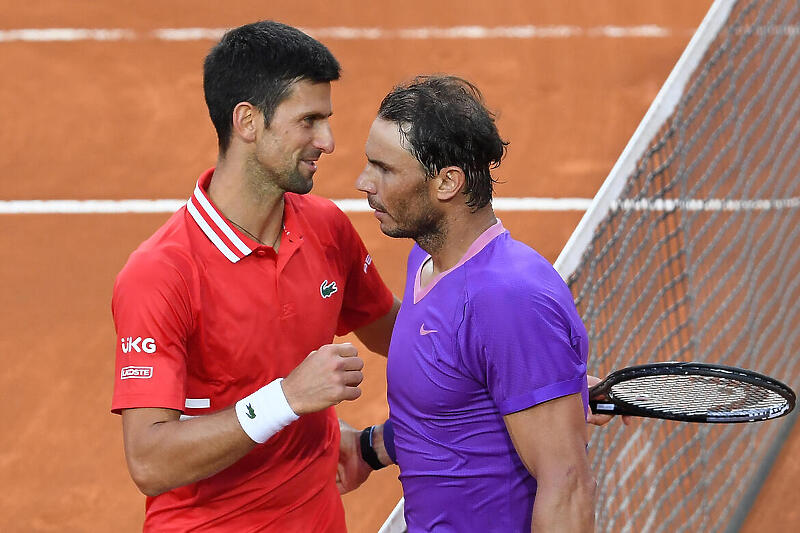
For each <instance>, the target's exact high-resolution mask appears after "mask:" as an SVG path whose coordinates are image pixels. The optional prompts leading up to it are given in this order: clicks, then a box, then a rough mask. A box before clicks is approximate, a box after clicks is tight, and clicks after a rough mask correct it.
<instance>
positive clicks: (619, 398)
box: [589, 362, 796, 423]
mask: <svg viewBox="0 0 800 533" xmlns="http://www.w3.org/2000/svg"><path fill="white" fill-rule="evenodd" d="M589 392H590V394H589V396H590V405H591V406H592V411H593V412H596V413H604V412H612V413H614V414H630V415H634V416H644V417H649V418H661V419H666V420H677V421H681V422H702V423H733V422H755V421H759V420H769V419H772V418H778V417H781V416H784V415H786V414H788V413H789V412H791V411H792V409H794V406H795V401H796V397H795V393H794V391H792V389H791V388H790V387H788V386H786V385H785V384H783V383H781V382H780V381H778V380H776V379H774V378H771V377H769V376H765V375H763V374H759V373H757V372H753V371H751V370H746V369H743V368H737V367H730V366H725V365H717V364H709V363H697V362H665V363H651V364H646V365H637V366H631V367H627V368H623V369H621V370H618V371H616V372H612V373H611V374H609V375H608V377H607V378H606V379H604V380H603V381H602V382H600V383H598V384H597V385H595V386H594V387H592V388H591V390H590V391H589ZM598 404H600V405H601V406H603V404H605V406H606V407H610V406H611V405H613V406H614V409H613V411H611V410H601V409H598V408H597V406H598Z"/></svg>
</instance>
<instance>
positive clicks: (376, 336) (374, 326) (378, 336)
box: [355, 296, 400, 357]
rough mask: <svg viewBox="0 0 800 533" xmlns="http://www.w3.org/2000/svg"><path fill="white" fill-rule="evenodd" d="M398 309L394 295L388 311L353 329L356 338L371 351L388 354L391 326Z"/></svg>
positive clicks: (397, 301)
mask: <svg viewBox="0 0 800 533" xmlns="http://www.w3.org/2000/svg"><path fill="white" fill-rule="evenodd" d="M399 310H400V300H399V299H398V298H397V297H396V296H395V298H394V303H393V304H392V307H391V309H389V312H388V313H386V314H385V315H383V316H382V317H380V318H378V319H377V320H374V321H373V322H370V323H369V324H367V325H366V326H362V327H360V328H358V329H357V330H355V334H356V337H358V340H360V341H361V342H363V343H364V346H366V347H367V349H368V350H369V351H371V352H374V353H376V354H379V355H382V356H384V357H386V356H387V355H388V354H389V343H390V342H391V340H392V328H394V321H395V319H396V318H397V312H398V311H399Z"/></svg>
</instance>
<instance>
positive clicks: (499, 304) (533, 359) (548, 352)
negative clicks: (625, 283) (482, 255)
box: [459, 284, 586, 415]
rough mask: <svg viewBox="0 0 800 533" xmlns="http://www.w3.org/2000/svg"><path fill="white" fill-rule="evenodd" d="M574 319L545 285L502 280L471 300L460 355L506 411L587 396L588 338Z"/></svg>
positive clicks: (463, 325) (472, 372)
mask: <svg viewBox="0 0 800 533" xmlns="http://www.w3.org/2000/svg"><path fill="white" fill-rule="evenodd" d="M569 304H570V305H572V302H571V301H570V302H569ZM575 316H577V313H575ZM571 321H572V318H571V313H569V312H568V310H565V309H564V308H563V302H561V301H560V300H559V299H558V298H556V297H554V296H553V294H551V293H550V292H549V291H548V290H547V289H546V288H542V287H531V286H529V285H528V284H523V285H522V286H519V285H513V284H498V285H497V286H494V287H492V288H491V289H490V290H482V291H481V292H480V293H478V294H476V295H474V296H473V297H471V298H470V299H469V301H468V304H467V306H466V308H465V316H464V320H463V323H462V330H463V331H462V335H460V336H459V338H460V340H459V342H460V344H461V347H460V350H461V357H462V360H463V362H464V364H465V366H466V367H467V369H468V370H469V372H470V373H471V374H472V375H473V376H474V377H475V379H477V380H479V381H481V382H483V383H485V385H486V387H487V388H488V390H489V394H490V395H491V397H492V399H493V400H494V402H495V405H497V408H498V410H499V411H500V413H501V414H502V415H507V414H509V413H513V412H516V411H521V410H523V409H527V408H529V407H532V406H534V405H537V404H540V403H542V402H546V401H548V400H552V399H554V398H558V397H561V396H567V395H569V394H575V393H582V394H584V395H585V389H586V358H585V351H584V349H583V347H584V344H585V339H583V338H582V335H581V330H582V328H577V327H574V325H573V324H572V322H571ZM583 331H585V330H583Z"/></svg>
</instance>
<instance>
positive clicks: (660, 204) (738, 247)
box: [556, 0, 800, 533]
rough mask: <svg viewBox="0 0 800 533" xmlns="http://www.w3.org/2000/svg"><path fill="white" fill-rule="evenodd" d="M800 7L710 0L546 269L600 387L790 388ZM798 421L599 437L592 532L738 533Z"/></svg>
mask: <svg viewBox="0 0 800 533" xmlns="http://www.w3.org/2000/svg"><path fill="white" fill-rule="evenodd" d="M798 36H800V4H799V3H798V2H796V1H794V0H792V1H788V0H787V1H779V0H774V1H770V0H749V1H748V0H740V1H732V0H722V1H720V0H717V2H716V3H715V4H714V5H713V6H712V8H711V10H710V11H709V14H708V15H707V16H706V18H705V20H704V21H703V24H702V25H701V27H700V28H699V30H698V32H697V33H696V34H695V37H694V38H693V39H692V42H691V43H690V44H689V47H688V48H687V50H686V51H685V53H684V55H683V56H682V58H681V60H680V61H679V63H678V65H677V66H676V68H675V70H674V71H673V73H672V74H671V75H670V78H669V79H668V80H667V82H666V83H665V85H664V87H663V88H662V90H661V92H660V93H659V95H658V97H657V98H656V101H655V102H654V103H653V106H651V108H650V111H648V114H647V116H646V117H645V119H644V120H643V121H642V123H641V124H640V126H639V129H638V130H637V132H636V133H635V134H634V137H633V138H632V139H631V141H630V143H629V144H628V147H627V148H626V150H625V151H624V152H623V155H622V156H621V157H620V160H619V161H618V162H617V165H616V166H615V167H614V169H613V170H612V172H611V175H610V176H609V178H608V179H607V180H606V182H605V184H604V186H603V187H602V188H601V190H600V192H599V193H598V196H597V198H596V199H595V202H594V205H593V206H592V207H591V208H590V209H589V211H587V213H586V215H585V217H584V219H583V220H582V221H581V224H580V225H579V227H578V229H577V230H576V232H575V234H573V237H572V238H571V239H570V241H569V242H568V243H567V246H566V247H565V249H564V251H563V252H562V254H561V256H560V257H559V259H558V261H557V262H556V268H557V269H558V270H559V272H561V273H562V275H564V276H565V279H567V280H568V284H569V286H570V288H571V290H572V292H573V295H574V296H575V301H576V305H577V307H578V310H579V311H580V313H581V316H582V317H583V319H584V322H585V323H586V326H587V329H588V331H589V336H590V340H591V346H592V357H591V370H592V372H593V373H595V374H596V375H599V376H603V375H605V374H607V373H608V372H610V371H612V370H614V369H619V368H622V367H624V366H629V365H634V364H643V363H648V362H656V361H703V362H712V363H721V364H725V365H730V366H740V367H744V368H749V369H752V370H755V371H757V372H760V373H763V374H767V375H770V376H773V377H776V378H778V379H780V380H781V381H784V382H785V383H787V384H789V385H790V386H794V385H796V384H797V383H798V380H799V379H800V366H799V365H798V364H797V361H798V359H797V357H796V356H797V353H798V351H800V339H799V338H798V336H799V335H800V328H799V327H798V324H800V321H798V310H800V306H798V304H797V302H798V301H800V190H798V189H800V168H799V167H798V159H799V158H800V142H798V135H800V115H799V114H798V113H799V112H800V46H798V45H799V44H800V40H799V39H798ZM794 419H795V417H794V416H790V417H787V418H785V419H781V420H776V421H772V422H767V423H759V424H739V425H709V424H685V423H675V422H665V421H653V420H646V419H645V420H642V421H640V422H637V425H636V426H635V428H633V429H627V430H626V429H623V428H621V427H620V426H619V425H618V424H615V425H611V426H610V427H607V428H604V429H603V430H598V431H595V432H594V435H593V437H592V444H591V448H592V452H591V453H592V463H593V468H594V471H595V474H596V475H597V478H598V483H599V485H600V486H601V487H603V489H602V490H600V491H599V501H598V506H597V530H598V531H631V532H640V531H648V532H649V531H653V532H665V533H666V532H669V533H671V532H681V531H704V532H706V531H735V530H737V529H738V528H739V527H740V526H741V523H742V521H743V519H744V517H745V516H746V513H747V510H748V509H749V508H750V506H751V504H752V502H753V499H754V498H755V495H756V494H757V492H758V489H759V488H760V486H761V484H762V482H763V480H764V477H765V475H766V472H767V471H768V469H769V466H770V465H771V462H772V459H773V457H774V456H775V454H776V453H777V450H778V448H779V446H780V445H781V444H782V442H783V440H785V438H786V436H787V435H788V429H789V428H791V425H792V423H793V422H794Z"/></svg>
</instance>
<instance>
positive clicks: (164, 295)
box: [111, 253, 191, 413]
mask: <svg viewBox="0 0 800 533" xmlns="http://www.w3.org/2000/svg"><path fill="white" fill-rule="evenodd" d="M111 311H112V315H113V317H114V326H115V328H116V331H117V343H116V365H115V376H114V393H113V398H112V403H111V411H112V412H114V413H119V412H120V410H122V409H127V408H136V407H161V408H168V409H176V410H179V411H183V409H184V403H185V398H186V353H187V351H186V346H187V339H188V336H189V331H190V325H191V306H190V304H189V291H188V289H187V286H186V283H185V281H184V279H183V278H182V277H181V275H180V274H179V273H178V271H177V270H176V269H175V268H174V267H172V266H170V265H169V264H167V263H165V262H159V261H153V260H148V259H147V258H143V257H141V255H140V254H138V253H134V255H133V256H131V259H130V260H129V261H128V264H127V265H126V266H125V268H123V270H122V271H121V272H120V274H119V275H118V276H117V280H116V283H115V284H114V294H113V297H112V301H111Z"/></svg>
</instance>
